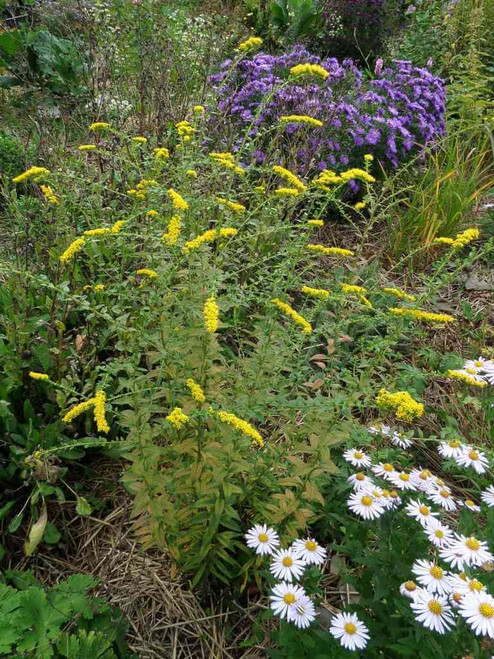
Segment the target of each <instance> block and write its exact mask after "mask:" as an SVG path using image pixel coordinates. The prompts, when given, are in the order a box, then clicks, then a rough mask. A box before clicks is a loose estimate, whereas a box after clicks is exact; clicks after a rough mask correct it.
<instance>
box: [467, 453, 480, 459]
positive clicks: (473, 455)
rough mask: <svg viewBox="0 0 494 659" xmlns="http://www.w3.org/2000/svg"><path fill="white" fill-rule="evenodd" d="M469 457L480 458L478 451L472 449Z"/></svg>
mask: <svg viewBox="0 0 494 659" xmlns="http://www.w3.org/2000/svg"><path fill="white" fill-rule="evenodd" d="M468 457H469V458H470V460H478V459H479V454H478V453H477V451H470V453H469V454H468Z"/></svg>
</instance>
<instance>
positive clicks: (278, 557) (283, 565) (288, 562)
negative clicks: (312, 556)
mask: <svg viewBox="0 0 494 659" xmlns="http://www.w3.org/2000/svg"><path fill="white" fill-rule="evenodd" d="M306 565H307V564H306V562H305V561H304V560H303V559H302V558H300V557H299V556H297V555H296V554H295V552H294V551H293V550H292V549H280V550H279V551H277V552H276V553H275V554H273V558H272V560H271V565H270V567H269V569H270V571H271V574H273V575H274V576H275V577H276V578H277V579H282V580H283V581H297V579H299V578H300V577H301V576H302V574H303V573H304V570H305V567H306Z"/></svg>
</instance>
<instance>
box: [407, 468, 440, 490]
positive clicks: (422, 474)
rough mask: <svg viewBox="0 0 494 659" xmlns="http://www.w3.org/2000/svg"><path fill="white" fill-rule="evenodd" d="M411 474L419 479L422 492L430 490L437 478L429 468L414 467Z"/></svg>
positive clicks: (415, 478)
mask: <svg viewBox="0 0 494 659" xmlns="http://www.w3.org/2000/svg"><path fill="white" fill-rule="evenodd" d="M410 476H411V477H412V478H413V479H414V480H416V481H417V484H418V486H419V490H421V491H422V492H427V491H429V489H430V487H431V485H432V484H433V483H434V479H435V476H434V474H433V473H432V472H431V471H429V469H422V468H421V467H419V468H418V469H412V471H411V472H410Z"/></svg>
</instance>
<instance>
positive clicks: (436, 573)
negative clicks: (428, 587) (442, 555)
mask: <svg viewBox="0 0 494 659" xmlns="http://www.w3.org/2000/svg"><path fill="white" fill-rule="evenodd" d="M429 574H430V575H431V577H434V579H442V578H443V571H442V570H441V568H440V567H438V566H437V565H433V566H432V567H431V569H430V570H429Z"/></svg>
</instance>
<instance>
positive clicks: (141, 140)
mask: <svg viewBox="0 0 494 659" xmlns="http://www.w3.org/2000/svg"><path fill="white" fill-rule="evenodd" d="M132 141H133V142H135V143H136V144H146V143H147V141H148V138H147V137H141V136H140V135H137V136H136V137H133V138H132Z"/></svg>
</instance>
